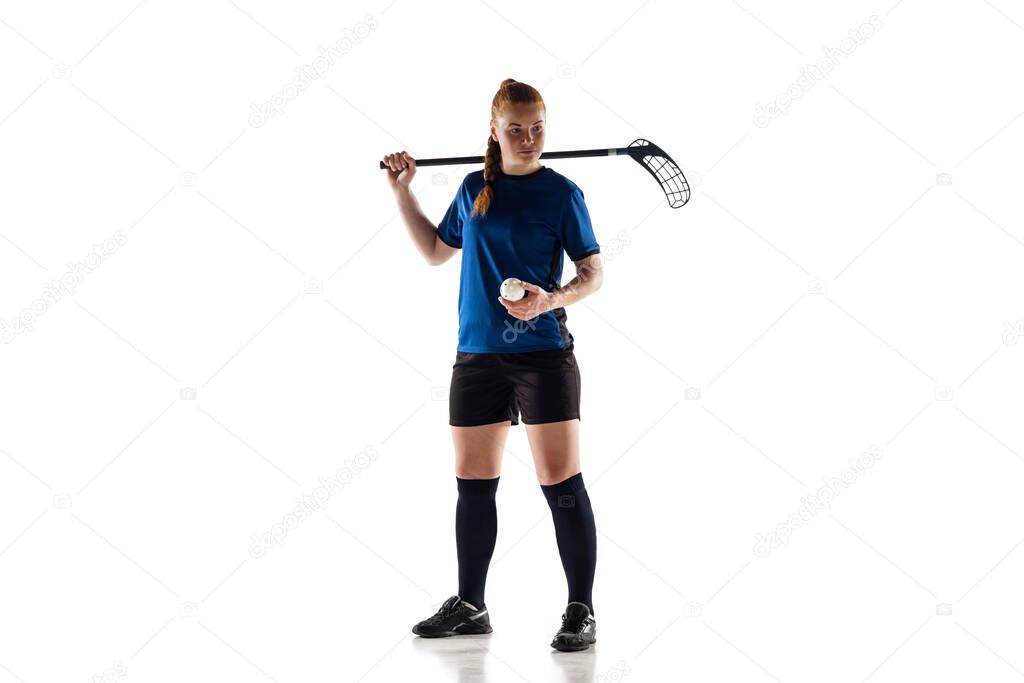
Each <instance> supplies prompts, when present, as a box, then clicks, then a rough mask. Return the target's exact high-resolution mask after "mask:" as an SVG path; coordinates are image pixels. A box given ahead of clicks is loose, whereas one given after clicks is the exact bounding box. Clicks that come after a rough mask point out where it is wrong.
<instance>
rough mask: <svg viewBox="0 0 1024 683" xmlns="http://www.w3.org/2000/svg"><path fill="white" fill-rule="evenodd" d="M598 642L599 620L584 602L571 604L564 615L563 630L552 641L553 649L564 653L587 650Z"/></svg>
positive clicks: (559, 630)
mask: <svg viewBox="0 0 1024 683" xmlns="http://www.w3.org/2000/svg"><path fill="white" fill-rule="evenodd" d="M596 642H597V620H596V619H594V617H593V616H592V615H591V614H590V608H589V607H587V606H586V605H585V604H583V603H582V602H570V603H569V604H568V605H567V606H566V608H565V614H563V615H562V628H560V629H558V633H556V634H555V637H554V638H553V639H552V640H551V647H553V648H555V649H556V650H561V651H562V652H577V651H579V650H586V649H587V648H588V647H590V646H591V645H593V644H594V643H596Z"/></svg>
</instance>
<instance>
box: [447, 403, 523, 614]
mask: <svg viewBox="0 0 1024 683" xmlns="http://www.w3.org/2000/svg"><path fill="white" fill-rule="evenodd" d="M509 426H510V423H509V421H508V420H506V421H504V422H497V423H494V424H488V425H480V426H476V427H452V439H453V441H454V442H455V476H456V483H457V485H458V491H459V498H458V502H457V503H456V506H455V545H456V549H457V551H458V558H459V592H458V594H459V597H460V598H462V599H463V600H465V601H466V602H468V603H470V604H471V605H473V606H474V607H476V608H478V609H483V608H484V607H485V605H486V603H485V601H484V588H485V586H486V583H487V568H488V566H489V565H490V562H491V556H492V555H493V554H494V544H495V541H496V540H497V537H498V509H497V505H496V503H495V494H496V493H497V490H498V475H499V474H500V472H501V457H502V454H503V452H504V447H505V440H506V439H507V438H508V430H509Z"/></svg>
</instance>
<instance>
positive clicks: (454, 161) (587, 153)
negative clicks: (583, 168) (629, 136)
mask: <svg viewBox="0 0 1024 683" xmlns="http://www.w3.org/2000/svg"><path fill="white" fill-rule="evenodd" d="M643 147H646V145H643V146H640V147H604V148H601V149H574V150H569V151H566V152H542V153H541V155H540V158H541V159H572V158H575V157H612V156H618V155H619V154H628V152H627V151H626V150H627V149H629V150H631V151H632V152H634V153H635V152H637V150H639V149H643ZM483 162H484V158H483V157H482V156H479V157H438V158H435V159H416V166H449V165H461V164H482V163H483ZM380 167H381V168H386V167H385V166H384V162H383V161H382V162H380Z"/></svg>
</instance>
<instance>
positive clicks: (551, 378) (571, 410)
mask: <svg viewBox="0 0 1024 683" xmlns="http://www.w3.org/2000/svg"><path fill="white" fill-rule="evenodd" d="M520 411H522V414H523V422H525V423H526V424H540V423H543V422H561V421H562V420H573V419H579V417H580V370H579V367H577V365H576V356H575V355H574V354H573V350H572V349H571V348H570V349H545V350H543V351H523V352H519V353H467V352H464V351H457V352H456V354H455V364H454V365H453V366H452V382H451V386H450V388H449V390H448V413H449V419H448V424H450V425H452V426H454V427H472V426H476V425H485V424H492V423H494V422H503V421H504V420H511V421H512V424H514V425H517V424H519V413H520Z"/></svg>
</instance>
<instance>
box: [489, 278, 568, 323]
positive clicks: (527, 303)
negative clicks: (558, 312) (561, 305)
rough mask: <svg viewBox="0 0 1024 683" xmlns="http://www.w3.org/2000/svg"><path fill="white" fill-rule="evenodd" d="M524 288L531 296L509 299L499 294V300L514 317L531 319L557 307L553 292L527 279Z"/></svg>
mask: <svg viewBox="0 0 1024 683" xmlns="http://www.w3.org/2000/svg"><path fill="white" fill-rule="evenodd" d="M523 289H525V290H526V291H527V292H529V296H524V297H523V298H522V299H520V300H519V301H509V300H508V299H506V298H505V297H503V296H500V295H499V296H498V301H500V302H501V305H502V306H504V307H505V309H506V310H507V311H508V314H509V315H510V316H512V317H513V318H518V319H519V320H531V319H533V318H536V317H537V316H538V315H540V314H541V313H547V312H548V311H550V310H551V309H553V308H555V297H554V295H553V294H552V293H551V292H549V291H547V290H545V289H542V288H540V287H538V286H537V285H535V284H533V283H532V282H525V281H524V282H523Z"/></svg>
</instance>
